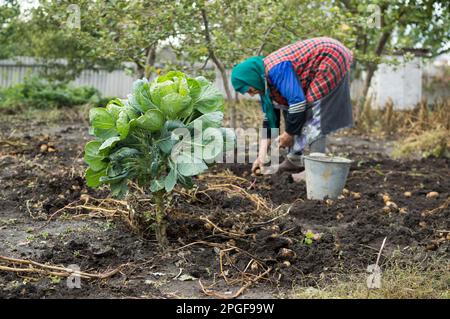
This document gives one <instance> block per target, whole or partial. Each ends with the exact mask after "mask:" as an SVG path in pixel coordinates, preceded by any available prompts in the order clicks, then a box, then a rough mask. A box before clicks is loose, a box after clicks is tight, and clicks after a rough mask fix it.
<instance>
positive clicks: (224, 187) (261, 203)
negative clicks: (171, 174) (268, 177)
mask: <svg viewBox="0 0 450 319" xmlns="http://www.w3.org/2000/svg"><path fill="white" fill-rule="evenodd" d="M217 190H220V191H228V192H230V191H237V193H239V194H240V195H241V196H243V197H245V198H247V199H248V200H250V201H251V202H253V203H254V204H255V205H256V210H259V209H260V208H261V207H262V208H263V209H264V210H266V211H270V210H271V209H270V208H269V206H268V204H267V203H266V201H265V200H264V199H263V198H261V197H260V196H259V195H256V194H250V193H249V192H247V191H246V190H245V189H243V188H242V187H239V186H237V185H233V184H213V185H208V188H207V189H205V190H203V191H201V192H202V193H205V192H209V191H217Z"/></svg>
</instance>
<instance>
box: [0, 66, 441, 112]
mask: <svg viewBox="0 0 450 319" xmlns="http://www.w3.org/2000/svg"><path fill="white" fill-rule="evenodd" d="M44 67H45V66H44V65H42V64H40V63H39V61H37V60H35V59H33V58H28V57H20V58H16V59H13V60H0V87H7V86H10V85H13V84H16V83H20V82H22V81H23V80H24V78H25V76H27V75H31V74H37V73H39V71H40V70H42V68H44ZM209 67H211V68H212V65H211V66H209ZM383 70H384V71H383ZM387 70H388V71H389V72H387ZM436 72H437V71H436V70H435V69H432V68H431V67H425V68H424V70H423V73H425V74H427V76H430V74H436ZM412 73H414V74H415V76H414V77H413V78H414V81H412V80H413V78H412V77H411V74H412ZM421 74H422V68H421V67H419V68H417V67H416V69H414V72H412V71H411V70H410V69H408V66H404V67H400V68H398V67H397V68H391V67H388V66H386V65H383V64H382V65H380V67H379V71H378V72H377V73H376V75H375V77H374V79H373V81H372V82H373V83H372V90H373V91H372V92H373V93H374V94H375V96H376V100H375V103H376V104H379V105H378V106H380V107H383V102H384V101H386V100H387V99H388V98H389V97H391V98H392V99H393V100H394V101H395V103H394V105H395V107H396V108H399V109H405V108H411V107H413V106H414V105H415V104H416V103H417V102H419V101H420V99H421V98H425V99H428V100H429V101H433V100H435V99H436V98H439V97H443V96H449V91H450V90H449V89H448V88H447V89H445V88H444V89H443V90H440V91H439V92H433V94H432V95H431V94H429V93H427V92H422V83H421V78H420V77H421ZM135 79H136V78H135V77H133V76H130V75H129V74H128V73H127V72H125V71H123V70H116V71H112V72H109V71H107V70H98V71H93V70H86V71H83V72H82V73H81V74H80V76H78V77H77V78H76V79H75V81H73V84H75V85H77V86H79V85H88V86H93V87H95V88H96V89H98V90H99V91H100V92H101V93H102V95H103V96H117V97H125V96H126V95H127V94H128V93H129V91H130V87H131V85H132V83H133V81H134V80H135ZM362 84H363V81H362V80H361V79H353V81H352V89H351V95H352V98H354V99H356V98H359V97H360V95H361V91H362ZM215 85H216V86H217V87H218V88H219V89H220V90H221V91H222V93H223V94H225V89H224V84H223V81H222V77H221V76H220V74H219V73H218V72H217V70H216V80H215ZM230 86H231V83H230ZM245 98H250V97H249V96H248V95H246V96H245Z"/></svg>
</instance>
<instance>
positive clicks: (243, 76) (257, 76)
mask: <svg viewBox="0 0 450 319" xmlns="http://www.w3.org/2000/svg"><path fill="white" fill-rule="evenodd" d="M231 84H233V87H234V89H235V90H236V91H237V92H239V93H241V94H245V93H247V91H248V89H249V87H253V88H255V89H257V90H258V91H260V92H263V93H262V94H261V95H260V96H261V102H262V103H261V104H262V109H263V112H264V113H265V114H266V117H267V120H268V121H269V125H270V128H277V122H278V119H277V115H276V114H275V111H274V108H273V103H272V99H271V98H270V95H269V90H268V89H266V72H265V69H264V62H263V57H262V56H254V57H251V58H249V59H247V60H245V61H244V62H242V63H240V64H237V65H235V66H234V68H233V71H232V72H231Z"/></svg>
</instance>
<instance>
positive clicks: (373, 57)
mask: <svg viewBox="0 0 450 319" xmlns="http://www.w3.org/2000/svg"><path fill="white" fill-rule="evenodd" d="M334 2H335V5H336V6H338V7H339V8H340V10H342V11H343V12H346V13H347V15H348V18H349V19H348V21H349V24H350V26H349V28H350V29H351V31H352V32H354V33H355V36H356V43H355V44H354V52H355V55H356V58H357V62H358V64H359V66H360V69H362V70H365V71H366V77H365V82H364V89H363V97H364V98H365V97H366V95H367V92H368V90H369V87H370V84H371V81H372V78H373V75H374V73H375V71H376V70H377V67H378V64H379V63H380V62H382V61H383V59H382V55H384V54H392V53H394V52H396V51H397V52H398V51H401V50H402V49H409V48H421V49H425V50H426V51H428V52H429V56H430V57H431V56H435V55H437V54H441V53H443V52H445V51H448V50H450V44H449V42H448V39H449V38H450V2H448V1H442V0H365V1H361V0H336V1H334ZM445 41H447V47H446V48H445ZM360 105H363V103H360Z"/></svg>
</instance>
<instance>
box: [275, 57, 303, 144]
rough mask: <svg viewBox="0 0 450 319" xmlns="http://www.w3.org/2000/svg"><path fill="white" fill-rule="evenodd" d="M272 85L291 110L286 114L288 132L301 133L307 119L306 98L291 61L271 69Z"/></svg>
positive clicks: (291, 133) (290, 133) (292, 133)
mask: <svg viewBox="0 0 450 319" xmlns="http://www.w3.org/2000/svg"><path fill="white" fill-rule="evenodd" d="M268 75H269V78H270V81H271V83H272V85H273V86H274V87H275V88H276V89H277V90H278V91H279V92H280V94H281V95H282V96H283V97H284V98H285V99H286V100H287V102H288V104H289V110H288V113H287V116H286V132H287V133H288V134H289V135H298V134H300V132H301V130H302V127H303V125H304V124H305V121H306V115H305V113H306V112H305V108H306V98H305V94H304V93H303V89H302V87H301V85H300V82H299V80H298V77H297V74H296V72H295V70H294V67H293V66H292V63H291V62H290V61H285V62H281V63H279V64H277V65H275V66H274V67H273V68H272V69H271V70H270V71H269V74H268Z"/></svg>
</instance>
